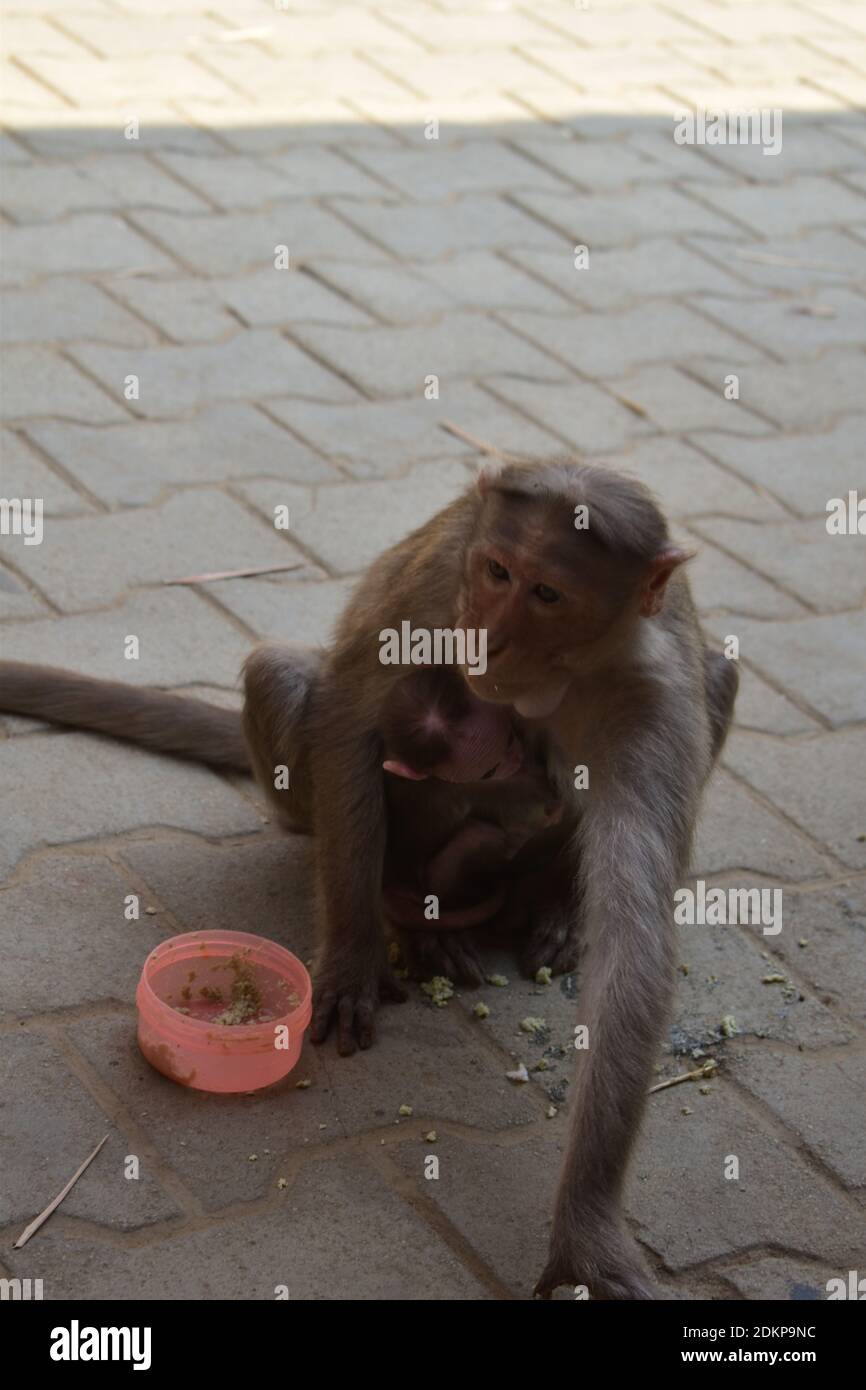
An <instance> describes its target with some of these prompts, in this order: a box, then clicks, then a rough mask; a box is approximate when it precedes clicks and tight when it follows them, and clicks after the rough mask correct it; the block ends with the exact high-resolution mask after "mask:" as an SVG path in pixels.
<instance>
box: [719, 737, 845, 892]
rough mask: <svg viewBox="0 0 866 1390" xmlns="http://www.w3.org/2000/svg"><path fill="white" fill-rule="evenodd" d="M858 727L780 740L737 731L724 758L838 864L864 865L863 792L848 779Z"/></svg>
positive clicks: (728, 745)
mask: <svg viewBox="0 0 866 1390" xmlns="http://www.w3.org/2000/svg"><path fill="white" fill-rule="evenodd" d="M864 742H866V740H864V735H863V731H862V729H840V730H837V731H836V732H835V733H834V734H816V735H814V736H813V737H811V738H806V739H798V740H797V741H796V742H795V743H792V742H785V743H780V742H779V740H777V739H772V738H768V737H767V735H765V734H757V733H754V734H753V733H750V734H746V733H736V734H734V736H733V737H732V738H731V739H730V740H729V742H728V744H727V747H726V749H725V761H726V763H727V764H728V765H729V766H730V767H732V768H733V769H734V770H735V771H736V772H737V773H738V774H739V775H740V777H742V778H743V779H744V781H746V782H748V783H749V784H750V785H751V786H753V787H754V788H755V789H756V790H757V791H759V792H761V793H762V794H763V795H764V796H765V797H767V798H768V799H769V800H770V801H771V802H772V803H773V805H774V806H777V807H779V808H780V809H781V810H784V812H785V814H786V816H788V817H789V818H790V819H791V820H792V821H794V822H795V824H797V825H800V826H802V827H803V828H804V829H808V831H809V832H810V833H811V834H812V835H814V836H815V837H816V838H817V839H819V840H820V841H822V843H823V844H825V845H827V846H828V847H829V849H830V850H832V852H833V854H835V855H836V857H837V859H839V860H840V861H841V862H842V863H843V864H847V865H850V866H851V867H852V868H858V867H863V866H864V865H866V839H864V836H866V828H864V825H863V820H864V817H863V811H862V797H861V795H860V793H859V788H858V787H857V785H855V779H854V778H852V769H855V768H856V767H857V766H858V763H859V762H860V760H862V758H863V753H864Z"/></svg>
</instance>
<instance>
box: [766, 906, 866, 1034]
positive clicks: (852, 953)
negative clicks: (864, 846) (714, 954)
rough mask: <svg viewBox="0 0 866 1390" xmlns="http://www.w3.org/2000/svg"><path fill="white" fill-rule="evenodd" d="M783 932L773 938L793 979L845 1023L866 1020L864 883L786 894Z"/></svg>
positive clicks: (775, 951)
mask: <svg viewBox="0 0 866 1390" xmlns="http://www.w3.org/2000/svg"><path fill="white" fill-rule="evenodd" d="M784 910H785V930H784V931H783V932H782V933H781V934H780V935H779V936H777V937H773V939H772V949H773V952H774V954H778V955H779V956H780V957H781V959H782V961H783V962H784V964H785V965H787V966H788V967H789V968H790V970H791V971H792V972H793V974H794V977H795V978H797V979H801V980H804V981H805V983H806V984H807V986H808V987H809V988H810V989H811V990H812V992H813V993H814V994H816V995H817V996H818V998H819V999H821V1000H822V1001H823V1002H824V1003H825V1004H827V1005H828V1006H829V1007H830V1008H832V1009H834V1010H835V1011H836V1013H837V1015H838V1014H841V1015H843V1016H845V1017H846V1018H853V1019H855V1020H856V1021H858V1022H860V1023H862V1022H863V1020H864V1019H866V955H864V952H863V949H862V943H863V932H864V930H866V895H864V891H863V884H862V882H857V881H853V882H851V883H840V884H835V885H833V886H832V887H827V888H822V889H819V890H814V891H810V892H803V893H798V892H796V890H794V889H786V890H785V908H784Z"/></svg>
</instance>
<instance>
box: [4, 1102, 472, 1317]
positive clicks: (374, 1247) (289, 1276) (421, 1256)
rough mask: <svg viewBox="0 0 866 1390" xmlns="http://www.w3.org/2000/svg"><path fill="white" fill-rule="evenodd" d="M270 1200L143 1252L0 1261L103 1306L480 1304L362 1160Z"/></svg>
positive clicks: (103, 1248)
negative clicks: (118, 1301)
mask: <svg viewBox="0 0 866 1390" xmlns="http://www.w3.org/2000/svg"><path fill="white" fill-rule="evenodd" d="M211 1099H213V1098H211ZM250 1166H254V1165H250ZM129 1185H130V1186H131V1185H132V1184H129ZM276 1195H277V1197H279V1198H280V1201H279V1202H276V1203H275V1204H274V1205H273V1206H270V1207H267V1208H266V1209H265V1210H264V1211H261V1212H255V1213H251V1214H250V1215H249V1216H244V1217H242V1218H240V1219H239V1218H238V1217H237V1216H235V1218H234V1219H233V1220H231V1221H229V1222H225V1223H219V1224H217V1225H213V1226H211V1227H209V1228H206V1229H204V1230H199V1231H195V1230H192V1231H180V1232H178V1233H175V1234H170V1235H167V1236H165V1237H163V1238H162V1239H160V1240H159V1241H157V1242H155V1243H151V1244H147V1245H143V1246H132V1247H129V1248H123V1249H112V1247H111V1246H107V1245H105V1244H104V1243H102V1242H97V1241H92V1242H90V1241H87V1240H86V1239H85V1240H79V1241H76V1242H74V1243H72V1242H69V1243H66V1242H64V1241H63V1240H62V1239H61V1238H60V1237H58V1236H57V1235H56V1233H49V1234H47V1236H46V1237H45V1238H43V1240H42V1241H40V1243H39V1245H38V1247H37V1246H36V1245H35V1244H34V1245H33V1246H30V1247H27V1248H26V1249H25V1250H23V1251H21V1252H16V1254H15V1257H14V1261H10V1265H11V1266H13V1267H14V1273H15V1274H17V1275H18V1276H19V1277H22V1278H23V1277H25V1276H29V1277H31V1278H42V1279H43V1280H44V1284H45V1296H46V1298H51V1297H55V1298H61V1299H67V1298H76V1299H85V1300H87V1299H93V1298H103V1297H104V1296H105V1291H106V1289H110V1290H111V1291H112V1294H113V1296H114V1297H119V1298H123V1297H129V1298H135V1299H146V1300H149V1299H157V1300H164V1299H166V1298H168V1299H172V1300H177V1299H197V1300H202V1299H214V1298H216V1299H231V1300H235V1299H250V1300H255V1299H266V1300H268V1301H272V1300H273V1299H274V1298H275V1297H280V1296H285V1295H280V1293H279V1290H281V1289H288V1297H289V1298H290V1299H291V1300H292V1301H293V1302H298V1301H300V1302H307V1301H316V1300H321V1299H357V1298H361V1299H364V1300H367V1299H370V1300H377V1299H386V1300H389V1301H390V1300H393V1299H401V1300H402V1299H405V1298H406V1297H407V1296H408V1297H409V1298H410V1299H418V1300H423V1301H430V1300H440V1299H441V1300H447V1299H460V1300H475V1299H484V1298H487V1297H489V1296H490V1295H489V1294H488V1293H487V1290H486V1289H485V1287H484V1285H483V1284H480V1283H479V1282H478V1280H477V1279H476V1278H475V1277H474V1276H473V1275H472V1274H471V1272H470V1271H469V1270H467V1269H466V1267H465V1266H464V1265H463V1264H461V1262H460V1261H459V1260H458V1258H457V1257H456V1255H454V1254H453V1253H452V1251H451V1250H449V1248H448V1247H447V1246H446V1245H444V1244H443V1243H442V1242H441V1241H439V1240H437V1239H436V1238H435V1237H434V1236H433V1235H432V1234H431V1232H430V1229H429V1227H428V1226H427V1225H426V1224H424V1223H423V1222H422V1221H421V1220H420V1218H419V1217H418V1216H417V1215H416V1214H415V1213H414V1212H413V1211H412V1210H411V1209H410V1208H409V1207H408V1206H407V1205H406V1204H405V1203H404V1202H402V1201H401V1199H400V1198H399V1197H398V1196H397V1195H396V1194H395V1193H393V1192H392V1191H390V1190H389V1189H388V1187H387V1186H386V1185H385V1183H384V1182H383V1180H382V1179H381V1178H380V1177H379V1176H378V1174H376V1173H375V1172H373V1171H372V1170H371V1168H370V1167H369V1166H368V1164H367V1163H366V1162H365V1160H363V1159H362V1158H358V1157H356V1156H354V1155H353V1156H351V1157H345V1158H342V1159H339V1160H337V1161H335V1162H330V1163H328V1164H326V1165H320V1164H316V1165H311V1167H310V1168H309V1169H308V1170H306V1171H304V1172H303V1173H301V1174H300V1176H299V1177H298V1179H297V1180H296V1181H295V1182H294V1183H292V1185H291V1188H290V1189H287V1190H286V1191H285V1192H282V1193H277V1194H276ZM373 1251H374V1252H375V1254H374V1255H373V1257H372V1258H371V1252H373ZM25 1257H26V1258H25Z"/></svg>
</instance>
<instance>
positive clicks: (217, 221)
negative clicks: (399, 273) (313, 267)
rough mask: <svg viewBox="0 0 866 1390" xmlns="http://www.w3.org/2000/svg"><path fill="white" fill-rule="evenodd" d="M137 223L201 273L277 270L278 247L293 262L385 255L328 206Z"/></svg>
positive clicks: (138, 217)
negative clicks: (286, 249)
mask: <svg viewBox="0 0 866 1390" xmlns="http://www.w3.org/2000/svg"><path fill="white" fill-rule="evenodd" d="M135 221H136V224H137V225H138V226H140V227H141V228H142V230H143V231H145V232H147V233H149V235H150V236H152V237H153V238H154V239H155V240H156V241H158V242H159V244H160V245H161V246H164V247H165V248H166V249H167V250H168V251H170V252H171V254H172V255H173V256H175V257H176V259H177V260H178V261H179V262H180V263H181V264H182V265H183V266H184V267H185V268H187V269H189V270H193V271H195V272H196V273H197V274H199V275H238V274H240V272H241V271H245V270H264V269H265V268H269V269H272V268H273V266H274V257H275V254H276V247H278V246H287V247H288V248H289V261H290V264H291V265H293V266H295V265H298V264H306V263H308V262H318V261H321V260H327V259H328V258H329V257H333V256H338V257H342V258H343V259H344V260H355V261H360V262H362V263H363V262H365V261H369V260H378V259H380V256H381V253H380V252H379V251H377V249H376V248H375V247H374V246H371V245H370V243H369V242H367V241H365V240H364V238H363V237H361V236H359V235H358V234H357V233H356V232H353V231H352V229H351V228H350V227H347V226H345V225H344V224H343V223H342V222H341V221H340V220H339V219H338V218H337V217H334V216H333V215H332V214H331V213H330V212H328V211H327V210H325V209H324V208H319V207H316V206H314V205H312V204H306V203H301V202H292V203H280V204H278V205H277V206H275V207H273V208H270V209H268V210H266V211H264V212H236V213H229V212H226V213H212V214H211V215H210V216H209V217H195V218H193V217H179V216H177V215H176V214H173V213H170V212H165V213H163V212H137V213H136V214H135Z"/></svg>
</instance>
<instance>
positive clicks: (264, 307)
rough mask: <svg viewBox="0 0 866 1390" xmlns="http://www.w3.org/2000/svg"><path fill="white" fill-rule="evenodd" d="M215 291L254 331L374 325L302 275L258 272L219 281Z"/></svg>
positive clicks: (297, 272)
mask: <svg viewBox="0 0 866 1390" xmlns="http://www.w3.org/2000/svg"><path fill="white" fill-rule="evenodd" d="M213 288H214V290H215V292H216V294H217V295H219V297H220V299H222V300H223V301H224V302H225V303H226V304H228V305H229V307H230V308H231V309H233V310H234V312H235V313H236V314H239V315H240V317H241V318H242V319H243V321H244V322H245V323H249V324H253V325H254V326H255V327H269V326H279V325H281V324H284V325H291V324H294V323H324V324H328V325H339V326H340V327H350V328H352V327H357V328H363V327H365V326H366V325H369V324H372V323H375V319H373V318H372V317H371V315H370V314H365V313H364V311H363V309H359V308H358V307H357V306H356V305H354V304H351V303H350V302H349V301H348V300H347V299H345V298H344V297H343V296H342V295H340V294H336V293H335V292H334V291H333V290H330V289H328V288H327V287H326V286H325V285H323V284H321V283H320V282H319V281H318V280H315V279H313V277H312V276H311V275H305V274H304V273H303V272H302V271H296V272H295V273H294V274H289V275H283V274H282V273H281V272H280V271H277V270H273V269H271V270H260V271H258V272H257V273H256V274H255V275H245V276H243V277H242V278H239V279H236V280H219V281H216V282H215V283H214V287H213Z"/></svg>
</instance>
